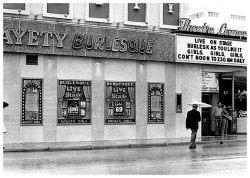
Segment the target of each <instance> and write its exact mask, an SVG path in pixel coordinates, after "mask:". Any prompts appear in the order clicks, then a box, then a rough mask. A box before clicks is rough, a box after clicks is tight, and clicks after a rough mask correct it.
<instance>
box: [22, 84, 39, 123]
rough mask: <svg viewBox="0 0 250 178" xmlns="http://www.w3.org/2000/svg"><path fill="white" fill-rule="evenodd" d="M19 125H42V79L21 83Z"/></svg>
mask: <svg viewBox="0 0 250 178" xmlns="http://www.w3.org/2000/svg"><path fill="white" fill-rule="evenodd" d="M21 125H42V79H23V81H22V120H21Z"/></svg>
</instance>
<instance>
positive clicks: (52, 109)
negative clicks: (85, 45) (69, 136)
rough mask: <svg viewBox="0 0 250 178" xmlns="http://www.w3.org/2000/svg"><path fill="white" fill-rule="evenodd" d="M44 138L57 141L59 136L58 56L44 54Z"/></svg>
mask: <svg viewBox="0 0 250 178" xmlns="http://www.w3.org/2000/svg"><path fill="white" fill-rule="evenodd" d="M43 83H44V86H43V88H44V93H43V97H44V98H43V111H44V113H43V138H44V142H55V141H56V136H57V129H56V127H57V120H56V116H57V57H55V58H53V59H51V58H50V56H49V55H46V56H44V81H43Z"/></svg>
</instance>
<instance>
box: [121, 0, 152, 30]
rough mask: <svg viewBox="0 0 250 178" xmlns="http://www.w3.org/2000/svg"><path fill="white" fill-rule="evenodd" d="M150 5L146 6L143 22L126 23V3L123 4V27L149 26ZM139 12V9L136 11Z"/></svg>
mask: <svg viewBox="0 0 250 178" xmlns="http://www.w3.org/2000/svg"><path fill="white" fill-rule="evenodd" d="M149 8H150V5H149V4H146V15H145V22H133V21H128V3H124V14H123V15H124V16H123V17H124V24H125V25H136V26H144V27H146V26H149V25H150V22H149V17H150V9H149ZM138 10H139V9H138Z"/></svg>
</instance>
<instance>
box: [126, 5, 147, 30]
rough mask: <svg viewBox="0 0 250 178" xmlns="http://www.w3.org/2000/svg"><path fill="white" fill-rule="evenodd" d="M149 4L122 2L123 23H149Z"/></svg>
mask: <svg viewBox="0 0 250 178" xmlns="http://www.w3.org/2000/svg"><path fill="white" fill-rule="evenodd" d="M149 12H150V11H149V4H146V3H126V4H124V24H125V25H137V26H147V25H149Z"/></svg>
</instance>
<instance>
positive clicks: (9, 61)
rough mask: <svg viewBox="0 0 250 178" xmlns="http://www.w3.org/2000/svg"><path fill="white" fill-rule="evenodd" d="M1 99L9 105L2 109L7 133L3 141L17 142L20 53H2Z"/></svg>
mask: <svg viewBox="0 0 250 178" xmlns="http://www.w3.org/2000/svg"><path fill="white" fill-rule="evenodd" d="M3 100H4V101H6V102H8V103H9V106H8V107H6V108H5V109H4V110H3V122H4V124H5V127H6V129H7V132H8V134H5V135H4V136H3V141H4V143H19V141H20V114H21V111H20V109H21V68H20V55H17V54H11V53H5V54H4V55H3Z"/></svg>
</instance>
